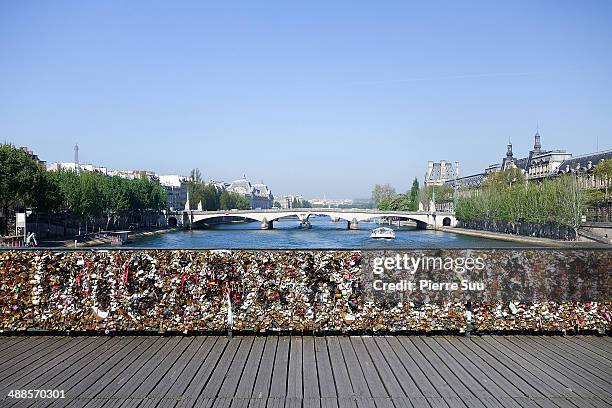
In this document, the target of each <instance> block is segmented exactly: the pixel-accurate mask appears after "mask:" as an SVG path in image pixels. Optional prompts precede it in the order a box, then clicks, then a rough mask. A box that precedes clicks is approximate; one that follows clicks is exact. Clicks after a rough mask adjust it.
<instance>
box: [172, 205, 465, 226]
mask: <svg viewBox="0 0 612 408" xmlns="http://www.w3.org/2000/svg"><path fill="white" fill-rule="evenodd" d="M312 215H326V216H329V217H330V218H331V219H332V220H344V221H346V222H347V228H348V229H358V228H359V222H361V221H366V220H372V219H376V218H391V219H399V220H410V221H414V222H416V224H417V227H419V228H433V229H435V228H438V227H442V226H447V227H454V226H455V224H456V223H457V220H456V218H455V214H453V213H450V212H438V211H436V212H430V211H381V210H368V209H339V208H288V209H281V208H278V209H277V208H274V209H269V210H260V209H254V210H221V211H198V210H184V211H176V212H168V213H167V214H166V221H167V223H168V225H170V226H183V227H193V226H196V227H197V226H198V225H205V224H206V220H213V219H226V220H227V219H230V220H243V219H248V220H253V221H259V222H260V223H261V228H262V229H272V228H273V227H274V221H276V220H278V219H279V218H285V217H297V218H298V219H299V220H300V222H301V223H302V224H305V225H309V218H310V216H312Z"/></svg>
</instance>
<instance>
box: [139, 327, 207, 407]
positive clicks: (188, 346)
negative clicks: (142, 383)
mask: <svg viewBox="0 0 612 408" xmlns="http://www.w3.org/2000/svg"><path fill="white" fill-rule="evenodd" d="M202 343H203V342H202V340H201V339H200V341H198V338H183V339H182V340H181V343H180V344H179V345H178V346H177V347H176V348H175V349H174V350H172V352H171V354H170V355H169V359H172V354H176V353H177V352H180V353H181V354H180V355H179V356H178V358H176V357H175V358H174V361H170V362H171V363H172V364H171V366H170V368H169V369H168V370H167V371H166V372H165V373H164V374H163V377H162V378H161V380H159V381H158V382H157V384H156V385H155V386H154V387H153V388H152V389H151V391H150V392H149V393H148V394H147V396H146V398H147V399H149V400H155V401H157V402H159V400H161V399H163V398H167V397H168V393H169V392H170V390H171V389H173V388H174V386H175V384H176V382H177V381H178V379H179V378H180V377H181V375H182V374H183V372H184V370H186V369H187V366H188V365H189V363H190V362H191V361H192V360H193V359H194V357H195V356H196V353H197V352H198V350H199V349H200V346H201V345H202ZM182 346H184V347H182ZM164 361H165V360H164ZM190 379H191V378H190ZM173 397H174V396H172V395H170V398H173ZM174 398H175V397H174ZM143 408H144V407H143Z"/></svg>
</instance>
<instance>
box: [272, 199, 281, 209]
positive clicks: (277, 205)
mask: <svg viewBox="0 0 612 408" xmlns="http://www.w3.org/2000/svg"><path fill="white" fill-rule="evenodd" d="M272 207H274V208H281V205H280V203H279V202H278V201H274V204H273V205H272Z"/></svg>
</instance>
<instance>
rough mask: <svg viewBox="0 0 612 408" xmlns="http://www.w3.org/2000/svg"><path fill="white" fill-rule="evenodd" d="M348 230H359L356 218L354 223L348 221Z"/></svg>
mask: <svg viewBox="0 0 612 408" xmlns="http://www.w3.org/2000/svg"><path fill="white" fill-rule="evenodd" d="M346 229H350V230H357V229H359V223H358V222H357V220H356V219H355V218H353V220H352V221H347V222H346Z"/></svg>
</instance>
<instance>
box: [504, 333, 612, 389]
mask: <svg viewBox="0 0 612 408" xmlns="http://www.w3.org/2000/svg"><path fill="white" fill-rule="evenodd" d="M509 341H510V342H512V343H515V344H517V345H520V349H523V350H525V351H526V352H528V353H530V354H531V355H532V356H533V357H534V358H536V359H539V360H540V361H543V362H545V363H546V364H548V365H549V366H551V367H553V368H554V369H555V370H557V372H558V373H560V374H561V375H565V378H566V379H567V380H566V381H569V382H570V384H571V383H572V382H576V383H578V384H579V385H580V386H581V387H583V388H584V389H586V390H588V391H589V392H590V393H592V394H594V395H598V396H601V397H603V398H611V397H612V390H611V389H610V385H609V384H608V383H606V382H605V381H603V380H601V379H600V378H599V377H597V376H595V375H593V374H592V373H591V372H590V371H589V370H586V369H584V368H583V367H582V366H580V365H577V364H575V363H573V362H572V361H570V360H569V359H567V358H564V355H565V353H562V352H559V350H557V351H551V350H549V349H547V348H546V347H542V346H541V345H540V344H539V343H538V342H536V341H534V339H533V338H532V337H531V336H523V337H522V338H520V340H519V339H518V338H511V339H509Z"/></svg>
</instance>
